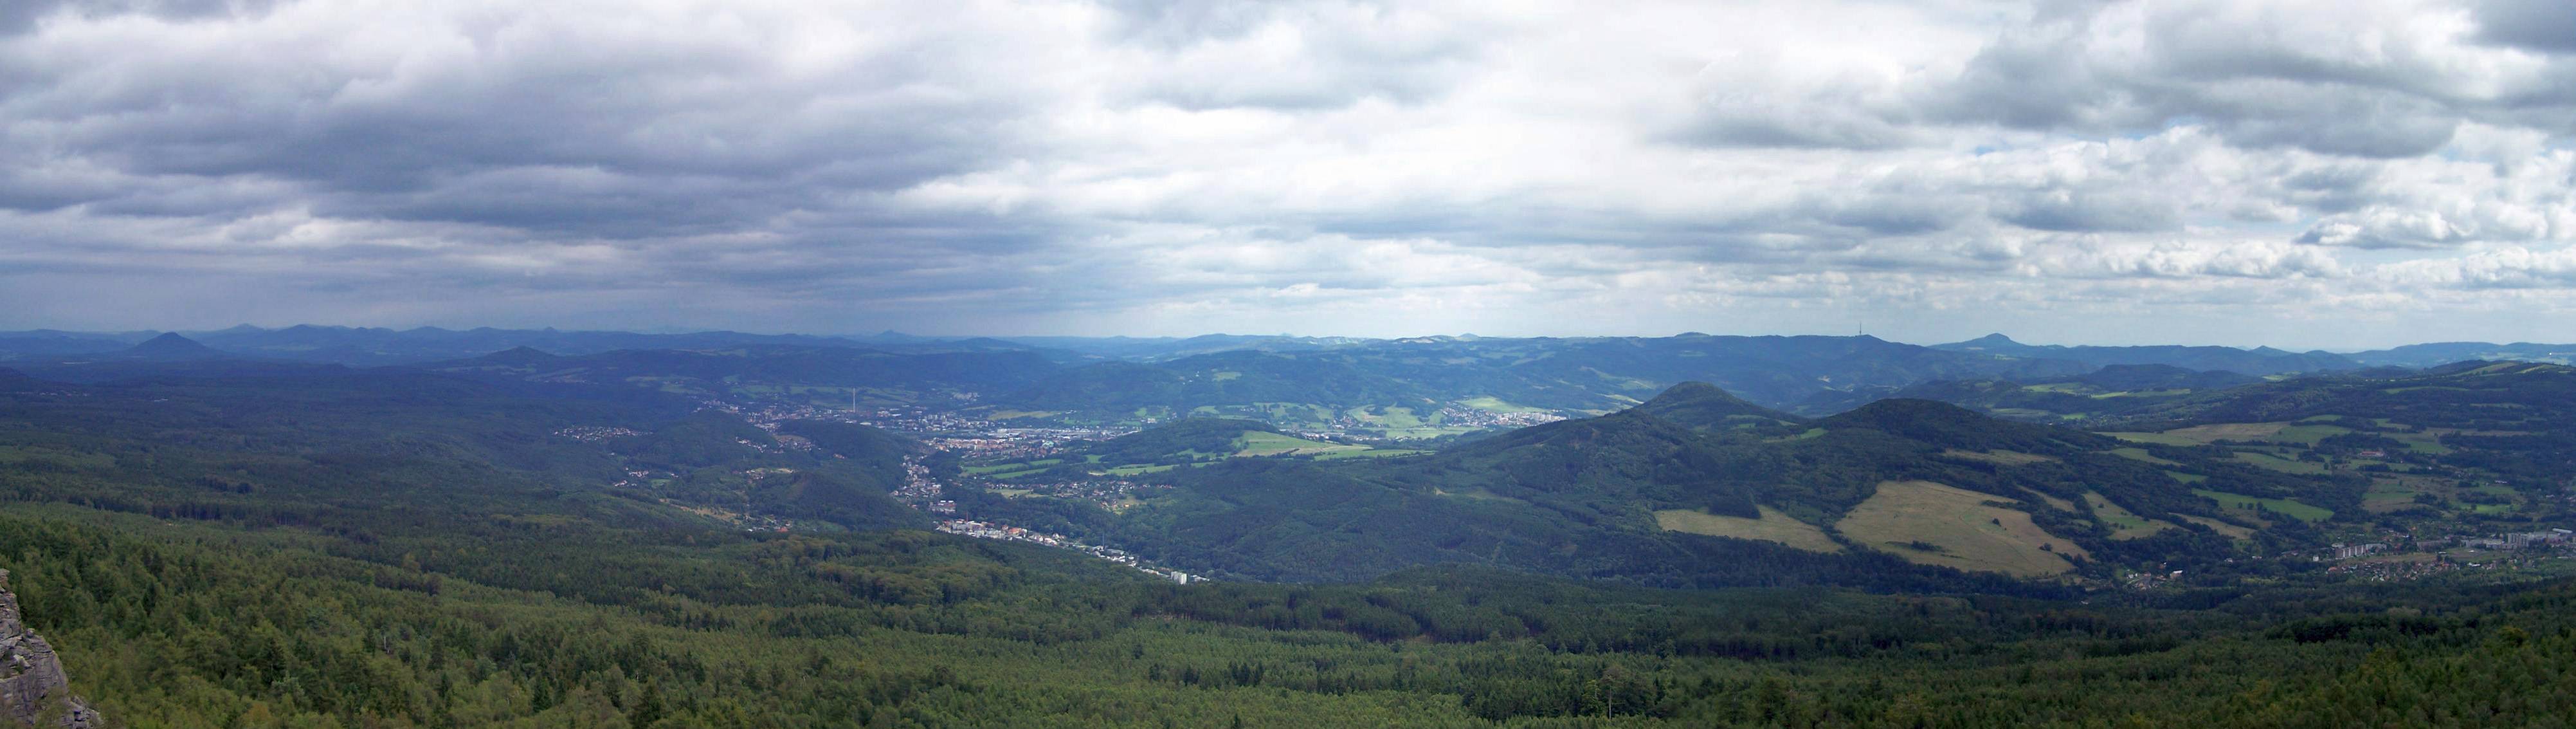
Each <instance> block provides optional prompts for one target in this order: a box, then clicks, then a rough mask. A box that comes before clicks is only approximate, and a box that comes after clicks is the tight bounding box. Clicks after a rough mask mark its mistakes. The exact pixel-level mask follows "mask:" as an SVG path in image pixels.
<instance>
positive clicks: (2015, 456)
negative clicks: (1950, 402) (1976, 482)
mask: <svg viewBox="0 0 2576 729" xmlns="http://www.w3.org/2000/svg"><path fill="white" fill-rule="evenodd" d="M1941 455H1943V456H1947V457H1950V458H1964V459H1968V460H1971V461H1985V462H1987V463H1992V464H1995V465H1998V466H2027V465H2030V464H2033V463H2047V462H2049V461H2054V460H2057V459H2055V458H2050V457H2048V456H2043V455H2039V454H2036V453H2023V452H2021V451H1986V452H1984V453H1979V452H1976V451H1963V450H1959V449H1957V448H1952V449H1949V450H1945V451H1942V452H1941Z"/></svg>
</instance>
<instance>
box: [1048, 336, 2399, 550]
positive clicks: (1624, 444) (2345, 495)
mask: <svg viewBox="0 0 2576 729" xmlns="http://www.w3.org/2000/svg"><path fill="white" fill-rule="evenodd" d="M1667 415H1677V416H1692V417H1698V418H1700V419H1701V422H1697V423H1693V424H1684V423H1680V422H1674V421H1673V420H1669V419H1667V418H1666V416H1667ZM2141 456H2143V457H2144V458H2143V459H2142V458H2141ZM1153 478H1154V479H1156V481H1157V482H1158V483H1164V484H1167V485H1168V486H1169V487H1170V490H1169V491H1167V492H1164V493H1162V494H1161V495H1158V496H1156V497H1154V498H1149V499H1146V500H1145V501H1144V503H1143V504H1142V505H1141V506H1139V507H1137V508H1135V509H1133V510H1131V511H1128V512H1126V513H1124V514H1114V515H1113V514H1099V515H1095V516H1093V517H1089V518H1088V519H1089V521H1088V522H1085V523H1088V524H1089V526H1088V527H1087V528H1088V529H1091V530H1094V531H1096V532H1098V533H1100V534H1106V535H1115V536H1116V537H1117V538H1119V539H1121V540H1124V543H1126V544H1130V545H1132V546H1134V547H1135V548H1137V549H1139V550H1142V551H1144V552H1146V553H1148V554H1153V555H1156V556H1157V557H1158V558H1164V559H1170V560H1173V561H1175V562H1177V563H1183V564H1190V563H1197V564H1205V565H1210V566H1212V567H1214V568H1216V569H1221V570H1225V571H1226V572H1227V573H1230V574H1239V575H1242V576H1248V577H1255V578H1261V579H1287V580H1335V579H1354V578H1364V577H1367V576H1370V575H1374V574H1379V573H1383V572H1385V571H1388V570H1393V569H1398V568H1401V567H1403V566H1406V565H1414V564H1429V563H1439V562H1451V561H1468V562H1478V563H1491V564H1503V565H1511V566H1515V567H1519V568H1522V569H1533V570H1538V571H1542V572H1554V573H1560V574H1580V575H1586V576H1594V577H1607V576H1618V577H1624V578H1628V579H1637V580H1642V581H1647V582H1649V583H1652V584H1668V585H1702V586H1714V585H1727V584H1774V582H1773V581H1775V580H1780V579H1797V580H1820V581H1824V582H1828V583H1833V584H1888V583H1889V582H1890V581H1893V582H1894V583H1907V582H1908V581H1925V580H1928V581H1939V580H1944V579H1958V578H1957V577H1941V576H1940V575H1942V574H1950V575H1956V574H1957V573H1955V572H1945V571H1944V570H1945V569H1952V568H1954V569H1959V570H1966V571H1970V572H2000V573H2006V574H2013V575H2021V576H2048V575H2059V574H2076V573H2093V572H2096V571H2098V570H2099V569H2100V567H2099V566H2100V565H2102V564H2103V563H2105V562H2113V563H2131V562H2135V561H2138V560H2155V561H2171V562H2178V563H2194V564H2207V563H2211V562H2215V561H2218V560H2220V559H2223V558H2225V557H2227V556H2229V555H2232V554H2234V553H2236V550H2237V547H2236V544H2237V543H2238V542H2239V541H2242V540H2247V539H2252V540H2256V541H2262V542H2265V543H2274V542H2277V543H2285V544H2286V543H2301V542H2304V541H2308V540H2311V539H2313V538H2314V537H2313V534H2312V533H2311V532H2309V531H2307V529H2306V524H2305V522H2303V521H2299V520H2279V519H2261V518H2254V517H2255V515H2252V514H2249V513H2247V512H2244V511H2242V510H2237V509H2233V508H2231V507H2228V506H2225V505H2222V504H2221V503H2220V502H2218V501H2214V500H2212V499H2211V498H2208V497H2206V496H2204V495H2203V494H2202V493H2201V492H2215V493H2226V494H2240V495H2246V496H2250V497H2258V498H2264V499H2277V500H2280V501H2282V502H2283V503H2299V504H2302V505H2305V506H2308V507H2313V508H2315V509H2317V510H2318V511H2319V512H2320V513H2325V514H2336V513H2344V512H2345V511H2346V510H2350V511H2351V513H2353V514H2355V515H2357V514H2358V510H2357V509H2353V505H2354V504H2357V503H2358V501H2359V499H2360V492H2361V488H2360V486H2359V485H2358V484H2357V483H2355V482H2351V481H2335V480H2331V479H2322V478H2309V477H2302V476H2295V475H2290V474H2283V473H2279V472H2275V471H2271V470H2267V469H2263V468H2259V467H2256V466H2253V465H2249V464H2246V463H2242V462H2238V461H2235V460H2231V459H2213V458H2211V457H2209V456H2208V455H2206V454H2202V453H2198V452H2191V451H2187V450H2182V449H2174V450H2163V449H2159V450H2156V451H2155V453H2154V454H2152V455H2149V454H2147V453H2146V452H2144V451H2142V450H2140V448H2139V447H2138V446H2136V445H2135V444H2132V443H2128V442H2125V441H2121V440H2118V439H2114V438H2110V437H2106V436H2102V435H2098V434H2093V433H2087V432H2083V431H2078V430H2073V429H2068V428H2060V427H2053V426H2046V425H2036V424H2027V423H2016V422H2011V421H2005V420H1998V419H1994V418H1990V417H1987V416H1984V415H1980V414H1977V413H1974V412H1971V411H1968V410H1965V409H1962V408H1958V407H1955V406H1951V405H1946V404H1942V403H1937V402H1930V401H1921V400H1889V401H1881V402H1878V403H1873V404H1871V405H1869V406H1865V407H1863V408H1860V409H1857V410H1854V411H1852V412H1849V413H1844V414H1841V415H1837V416H1834V417H1831V418H1826V419H1823V420H1817V421H1807V420H1803V419H1799V418H1795V417H1794V416H1786V415H1782V414H1778V413H1766V411H1762V410H1760V409H1759V408H1751V409H1748V406H1747V405H1744V404H1741V402H1740V401H1739V400H1736V399H1735V398H1733V397H1732V396H1729V395H1726V394H1725V393H1724V392H1723V391H1722V390H1719V389H1717V388H1714V387H1711V386H1708V385H1705V384H1689V385H1683V386H1678V387H1676V388H1674V390H1673V391H1671V392H1668V393H1665V394H1664V395H1663V396H1661V397H1658V398H1655V399H1653V400H1650V401H1649V402H1648V404H1646V405H1641V406H1639V407H1637V408H1631V409H1628V410H1625V411H1621V412H1617V413H1612V414H1609V415H1604V416H1599V417H1594V418H1583V419H1575V420H1568V421H1563V422H1558V423H1550V424H1547V425H1540V426H1535V427H1530V428H1524V429H1520V430H1516V431H1512V432H1509V433H1505V434H1502V435H1498V436H1495V437H1491V438H1486V439H1482V440H1478V441H1474V442H1470V443H1464V444H1460V445H1457V446H1453V447H1451V448H1447V449H1444V450H1441V451H1439V452H1437V453H1434V454H1430V455H1426V456H1419V457H1415V458H1407V459H1399V460H1387V461H1345V462H1312V461H1309V462H1267V461H1244V460H1237V461H1232V462H1227V463H1219V464H1215V465H1211V466H1208V467H1205V468H1193V469H1182V470H1178V471H1172V472H1169V473H1163V474H1158V475H1156V476H1154V477H1153ZM2196 489H2197V491H2196ZM1968 515H1975V518H1974V521H1973V522H1971V521H1944V520H1949V519H1956V518H1962V517H1966V516H1968ZM1078 521H1079V520H1078ZM1710 537H1725V538H1726V539H1711V538H1710ZM1906 563H1914V564H1919V565H1922V567H1920V568H1906V567H1900V566H1892V565H1904V564H1906ZM1789 564H1796V565H1799V566H1798V567H1796V568H1795V569H1786V568H1785V567H1784V566H1785V565H1789ZM1784 570H1786V571H1784ZM1790 574H1795V575H1798V577H1795V578H1788V577H1787V575H1790Z"/></svg>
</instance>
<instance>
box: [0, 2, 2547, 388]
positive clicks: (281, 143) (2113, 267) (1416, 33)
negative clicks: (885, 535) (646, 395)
mask: <svg viewBox="0 0 2576 729" xmlns="http://www.w3.org/2000/svg"><path fill="white" fill-rule="evenodd" d="M0 78H4V79H7V83H5V84H0V230H5V231H8V232H9V233H10V234H9V235H5V236H0V330H7V329H30V328H61V329H78V330H139V329H188V330H210V329H220V328H223V327H228V326H232V325H234V324H238V323H241V322H244V321H249V322H255V323H259V324H262V325H264V326H285V325H291V324H295V323H304V322H312V323H323V324H340V323H346V324H352V325H361V324H363V325H375V326H393V327H396V328H406V327H410V326H417V325H440V326H448V327H454V328H470V327H473V326H482V325H489V326H496V327H510V328H522V327H524V328H540V327H545V326H554V327H558V328H564V329H671V328H679V329H733V330H741V331H762V332H804V333H864V332H874V331H880V330H885V329H897V330H902V331H907V332H923V333H932V334H940V333H988V334H994V335H1002V336H1027V335H1041V334H1063V335H1122V334H1123V335H1135V336H1189V335H1193V334H1202V333H1208V332H1219V331H1225V332H1289V333H1295V334H1300V335H1319V336H1334V335H1341V336H1370V337H1398V336H1413V335H1421V334H1424V333H1430V332H1474V333H1477V334H1479V335H1485V336H1529V335H1556V336H1569V335H1666V334H1670V333H1675V332H1682V331H1701V332H1708V333H1713V334H1836V335H1847V334H1850V333H1852V332H1854V331H1856V330H1859V329H1862V328H1865V329H1866V331H1867V332H1868V333H1870V334H1872V335H1875V336H1879V337H1881V338H1885V339H1889V340H1893V341H1904V342H1915V343H1927V344H1928V343H1938V342H1951V341H1959V340H1965V339H1969V338H1973V337H1977V336H1981V335H1984V334H1986V333H1989V332H1997V331H2000V332H2004V333H2007V334H2011V335H2012V336H2014V337H2015V338H2016V339H2019V340H2021V341H2024V342H2029V343H2035V344H2169V343H2181V344H2227V345H2231V346H2255V345H2269V346H2276V347H2281V348H2285V349H2292V350H2307V349H2329V350H2336V351H2345V350H2354V349H2367V348H2378V347H2387V346H2393V345H2399V344H2408V343H2418V342H2434V341H2459V340H2485V341H2496V342H2512V341H2541V342H2549V341H2564V340H2568V339H2571V338H2576V337H2570V336H2566V335H2563V334H2557V333H2558V332H2567V331H2576V296H2570V294H2571V291H2570V289H2571V288H2576V248H2571V246H2570V243H2571V242H2576V146H2571V140H2576V82H2571V81H2570V79H2576V13H2569V12H2567V9H2566V7H2565V5H2564V3H2563V2H2562V1H2560V0H2421V1H2417V0H2370V1H2363V2H2323V1H2313V2H2309V1H2290V0H2282V1H2275V2H2214V1H2211V2H2191V1H2180V0H2176V1H2163V0H2157V1H2130V2H2032V3H1995V2H1972V1H1969V0H1953V1H1937V2H1870V1H1863V0H1847V1H1843V2H1819V3H1797V4H1780V3H1628V4H1618V5H1615V6H1608V5H1597V4H1581V5H1575V4H1560V5H1548V4H1532V5H1501V4H1492V3H1455V4H1447V3H1402V4H1376V3H1360V2H1288V3H1173V4H1166V3H1155V2H1128V1H1114V2H1031V3H1000V2H992V3H983V2H969V3H957V4H941V5H939V6H936V7H929V6H921V5H917V4H906V3H853V4H833V5H808V4H802V3H767V2H751V3H740V2H727V3H716V2H706V1H702V0H659V1H654V2H636V3H629V2H619V3H589V2H572V3H547V4H543V5H527V4H522V3H505V2H489V1H482V0H454V1H442V2H409V3H324V2H316V1H310V0H305V1H298V0H231V1H218V0H177V1H172V2H157V3H128V2H91V1H87V0H38V1H35V2H21V3H13V4H10V5H9V6H8V7H6V8H0Z"/></svg>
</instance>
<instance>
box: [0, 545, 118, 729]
mask: <svg viewBox="0 0 2576 729" xmlns="http://www.w3.org/2000/svg"><path fill="white" fill-rule="evenodd" d="M49 716H60V717H61V718H60V720H59V721H60V723H59V726H64V727H73V728H75V729H88V728H89V727H91V726H94V725H96V724H98V723H99V722H98V712H96V711H92V710H90V708H89V706H88V705H87V704H85V703H82V701H81V700H80V699H79V698H78V697H75V696H72V694H71V677H70V676H67V675H64V673H63V662H62V659H61V658H59V657H56V656H55V655H54V647H53V646H52V645H49V644H47V643H45V638H44V636H40V635H36V631H33V630H29V629H27V623H26V621H24V620H20V619H19V617H18V596H17V595H16V594H15V593H11V592H9V571H8V570H0V717H6V719H5V720H6V721H10V722H15V723H16V724H18V725H20V726H34V725H35V724H36V721H37V720H38V719H39V718H46V717H49Z"/></svg>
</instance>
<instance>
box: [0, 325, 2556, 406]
mask: <svg viewBox="0 0 2576 729" xmlns="http://www.w3.org/2000/svg"><path fill="white" fill-rule="evenodd" d="M496 353H498V354H496ZM553 358H561V359H553ZM2572 358H2576V345H2542V344H2527V343H2523V344H2509V345H2498V344H2486V343H2442V344H2423V345H2410V346H2407V347H2399V348H2395V349H2389V350H2379V351H2373V352H2362V353H2354V354H2335V353H2330V352H2323V351H2310V352H2290V351H2285V350H2280V349H2273V348H2269V347H2259V348H2254V349H2237V348H2232V347H2217V346H2135V347H2103V346H2062V345H2031V344H2023V343H2021V342H2017V341H2014V340H2013V339H2012V338H2010V337H2007V336H2004V335H2002V334H1993V335H1988V336H1985V337H1980V338H1977V339H1972V340H1969V341H1964V342H1954V343H1949V344H1936V345H1931V346H1919V345H1913V344H1904V343H1899V342H1890V341H1886V340H1881V339H1878V338H1875V337H1868V336H1854V337H1838V336H1760V337H1746V336H1715V335H1707V334H1698V333H1688V334H1682V335H1677V336H1671V337H1576V338H1553V337H1538V338H1496V337H1476V336H1434V337H1412V338H1403V339H1364V338H1350V337H1292V336H1244V335H1222V334H1219V335H1207V336H1200V337H1190V338H1130V337H1105V338H1087V337H1022V338H1017V339H1010V340H1005V339H993V338H935V337H922V336H915V335H909V334H903V333H900V332H892V331H888V332H881V333H877V334H869V335H859V336H809V335H798V334H752V333H743V332H727V331H709V332H691V333H681V334H645V333H635V332H614V331H559V330H554V329H535V330H528V329H493V328H478V329H470V330H451V329H440V328H435V327H422V328H416V329H407V330H394V329H383V328H351V327H326V326H310V325H307V326H295V327H287V328H283V329H264V328H259V327H251V326H240V327H234V328H231V329H224V330H219V331H212V332H199V333H195V334H190V335H183V334H179V333H152V332H123V333H84V332H65V331H55V330H36V331H26V332H9V333H0V361H6V362H10V363H11V366H13V367H15V368H18V369H21V370H24V371H26V372H28V373H29V374H32V375H36V376H39V377H47V378H55V379H65V378H68V379H82V380H91V381H103V380H107V379H116V378H120V377H135V376H150V375H153V374H157V373H161V372H163V371H166V370H169V369H170V368H171V367H174V366H178V365H180V364H183V363H190V362H206V361H211V360H230V361H238V363H237V364H233V365H228V366H229V367H231V368H232V369H233V373H234V374H242V373H251V372H257V371H266V370H277V369H279V368H285V367H288V366H289V365H295V364H298V363H301V364H302V365H304V366H314V365H337V366H355V367H372V366H396V365H399V366H424V367H431V368H434V369H443V370H448V371H455V372H479V373H482V374H485V375H503V376H510V377H518V378H527V379H539V380H544V379H554V380H578V381H595V382H603V383H608V382H625V383H630V384H644V385H650V386H654V387H661V388H666V389H669V388H680V389H685V390H692V391H700V392H707V393H716V392H720V391H730V392H732V393H733V394H737V395H740V394H746V393H748V394H758V393H761V392H771V391H775V392H784V393H796V392H801V391H800V390H798V389H797V388H800V387H803V388H812V387H823V388H840V389H841V390H844V391H840V392H837V393H816V394H815V398H814V401H815V402H818V403H819V402H823V401H825V400H826V399H828V398H826V397H825V396H827V395H828V397H829V398H841V399H843V400H844V401H846V400H847V399H848V398H851V397H854V396H859V397H862V398H863V399H869V400H872V401H876V402H894V403H911V404H923V405H931V406H940V407H949V406H959V405H967V406H974V407H981V408H983V412H984V414H986V415H989V416H995V417H1003V418H1031V417H1035V418H1043V419H1058V420H1072V421H1084V422H1102V421H1133V420H1137V419H1163V418H1174V417H1184V416H1210V415H1222V416H1231V417H1250V418H1257V419H1261V420H1264V421H1266V422H1271V423H1274V424H1278V425H1283V426H1309V425H1323V424H1329V423H1335V422H1340V421H1347V420H1350V419H1353V418H1358V419H1361V420H1366V421H1369V422H1370V423H1395V424H1397V425H1390V426H1388V427H1389V428H1390V429H1391V430H1390V432H1393V429H1402V428H1403V427H1407V426H1404V425H1402V424H1407V423H1410V424H1415V425H1421V426H1424V427H1435V426H1438V425H1439V423H1437V422H1432V421H1435V420H1437V419H1438V418H1437V416H1435V415H1433V413H1435V412H1436V411H1439V410H1441V409H1442V408H1447V407H1452V406H1455V405H1457V404H1459V403H1468V402H1474V403H1480V405H1478V406H1477V407H1489V408H1496V409H1501V410H1503V411H1509V410H1511V409H1529V408H1535V409H1543V410H1554V411H1559V412H1569V413H1602V412H1609V411H1613V410H1617V409H1621V408H1626V407H1629V406H1633V405H1636V404H1637V403H1639V402H1642V401H1644V400H1646V399H1647V398H1650V397H1652V396H1654V395H1655V394H1656V393H1657V392H1659V391H1661V390H1663V389H1664V388H1666V387H1670V386H1672V385H1674V384H1676V383H1681V382H1692V381H1697V382H1706V383H1711V384H1712V385H1714V386H1716V387H1719V388H1722V389H1724V390H1726V391H1728V392H1732V393H1735V394H1736V396H1740V397H1742V398H1743V399H1744V400H1745V401H1747V402H1749V403H1752V404H1757V405H1760V406H1762V407H1768V408H1775V409H1779V410H1783V411H1787V412H1794V413H1802V414H1807V415H1821V414H1827V413H1834V412H1840V411H1843V410H1848V409H1851V408H1854V407H1858V406H1860V405H1861V404H1864V403H1867V402H1870V401H1873V400H1877V399H1881V398H1886V397H1892V396H1900V395H1901V396H1909V397H1928V398H1932V399H1940V400H1944V401H1952V402H1961V403H1963V404H1970V405H1972V406H1974V407H1980V408H1983V409H1986V410H1987V411H1989V412H1998V413H2003V414H2014V413H2015V412H2019V411H2029V412H2032V413H2040V412H2051V413H2055V412H2068V411H2070V410H2098V409H2099V407H2097V406H2095V405H2093V404H2088V403H2083V402H2077V401H2074V400H2068V399H2067V398H2094V397H2096V396H2104V397H2146V398H2156V397H2172V396H2178V395H2180V394H2183V392H2187V391H2203V390H2208V389H2211V388H2214V387H2224V386H2228V385H2229V384H2230V383H2233V384H2242V382H2243V381H2244V380H2246V379H2248V378H2260V377H2278V376H2283V375H2291V374H2306V373H2330V372H2352V371H2361V370H2364V369H2366V368H2371V367H2392V366H2393V367H2409V368H2421V367H2427V366H2433V365H2439V364H2444V363H2447V362H2452V361H2458V360H2460V359H2520V360H2528V361H2539V362H2565V361H2569V360H2570V359H2572ZM2203 373H2231V374H2229V375H2228V376H2203ZM2113 380H2119V381H2117V382H2114V381H2113ZM1981 382H1982V383H2010V384H2011V385H2012V387H2011V388H2001V389H1999V388H1998V387H1996V386H1993V385H1991V384H1989V385H1975V384H1973V383H1981ZM1923 388H1930V389H1923ZM1962 388H1966V389H1962ZM850 390H855V391H850ZM948 396H954V397H948ZM2045 402H2056V404H2054V405H2050V404H2044V403H2045ZM2122 402H2123V404H2136V403H2137V402H2141V401H2136V400H2130V401H2122ZM1345 424H1348V423H1345ZM1424 432H1428V431H1424Z"/></svg>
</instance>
